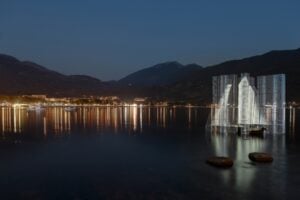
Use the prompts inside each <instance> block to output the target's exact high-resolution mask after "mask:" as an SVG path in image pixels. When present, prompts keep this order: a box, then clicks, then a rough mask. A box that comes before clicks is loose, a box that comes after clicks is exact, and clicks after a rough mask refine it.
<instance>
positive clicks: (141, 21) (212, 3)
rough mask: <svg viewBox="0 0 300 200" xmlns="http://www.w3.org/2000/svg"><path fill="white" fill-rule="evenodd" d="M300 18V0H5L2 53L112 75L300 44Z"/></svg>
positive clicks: (65, 69) (0, 5) (1, 2)
mask: <svg viewBox="0 0 300 200" xmlns="http://www.w3.org/2000/svg"><path fill="white" fill-rule="evenodd" d="M299 20H300V1H299V0H294V1H289V0H281V1H279V0H269V1H268V0H251V1H241V0H236V1H233V0H226V1H224V0H207V1H201V0H118V1H117V0H107V1H104V0H94V1H92V0H82V1H80V0H78V1H77V0H69V1H68V0H48V1H42V0H19V1H17V0H0V53H5V54H9V55H12V56H15V57H17V58H19V59H21V60H31V61H34V62H37V63H39V64H41V65H44V66H46V67H48V68H50V69H53V70H57V71H59V72H62V73H66V74H87V75H92V76H95V77H97V78H99V79H101V80H110V79H119V78H121V77H123V76H125V75H127V74H129V73H131V72H134V71H136V70H138V69H142V68H145V67H148V66H151V65H154V64H157V63H160V62H165V61H174V60H177V61H179V62H182V63H183V64H188V63H198V64H200V65H204V66H207V65H212V64H217V63H219V62H222V61H225V60H229V59H237V58H242V57H247V56H252V55H256V54H261V53H265V52H266V51H269V50H275V49H295V48H299V47H300V21H299Z"/></svg>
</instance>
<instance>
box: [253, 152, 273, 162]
mask: <svg viewBox="0 0 300 200" xmlns="http://www.w3.org/2000/svg"><path fill="white" fill-rule="evenodd" d="M248 157H249V159H250V160H252V161H254V162H261V163H270V162H273V157H272V156H271V155H270V154H267V153H259V152H253V153H249V155H248Z"/></svg>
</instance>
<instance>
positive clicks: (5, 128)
mask: <svg viewBox="0 0 300 200" xmlns="http://www.w3.org/2000/svg"><path fill="white" fill-rule="evenodd" d="M177 112H183V116H184V115H185V114H184V113H186V115H187V117H186V118H184V119H183V120H184V121H180V123H182V124H186V125H188V126H189V128H191V127H192V126H198V125H199V124H198V123H197V120H196V119H193V118H194V117H196V116H197V112H201V111H199V110H198V109H197V108H188V109H186V108H182V109H179V108H174V107H163V106H162V107H159V106H157V107H149V106H141V105H130V106H123V107H106V106H105V107H104V106H103V107H101V106H99V107H87V106H85V107H84V106H83V107H77V109H76V110H74V111H68V110H66V109H65V108H64V107H48V108H46V109H44V110H42V111H38V112H37V111H28V109H26V108H24V107H20V106H13V107H1V109H0V118H1V119H0V127H1V129H0V131H1V133H22V132H24V131H26V130H29V131H32V130H35V131H37V132H42V133H43V135H44V136H47V135H48V134H49V133H54V134H61V133H63V134H70V133H71V132H72V131H74V130H75V129H83V130H96V131H105V130H107V129H110V130H113V131H114V132H115V133H118V132H120V131H122V130H123V131H128V132H143V130H144V128H145V127H146V126H148V127H151V126H152V125H155V127H161V128H168V127H171V126H170V125H172V123H176V121H177V120H182V119H181V118H177V115H176V113H177ZM179 116H180V115H179Z"/></svg>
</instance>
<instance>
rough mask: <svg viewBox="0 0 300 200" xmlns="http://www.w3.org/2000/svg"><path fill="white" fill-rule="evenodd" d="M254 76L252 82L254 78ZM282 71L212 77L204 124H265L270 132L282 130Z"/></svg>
mask: <svg viewBox="0 0 300 200" xmlns="http://www.w3.org/2000/svg"><path fill="white" fill-rule="evenodd" d="M255 80H256V82H255ZM285 82H286V79H285V75H284V74H276V75H268V76H258V77H257V78H256V79H255V78H253V77H251V76H250V75H249V74H247V73H244V74H241V76H240V77H239V78H238V76H237V75H221V76H215V77H213V85H212V87H213V106H212V109H211V114H210V119H209V121H208V125H209V126H210V127H214V128H216V127H217V128H219V129H220V130H228V128H232V127H235V128H236V127H238V126H240V127H248V128H251V127H252V126H255V127H267V129H268V131H269V132H270V133H285Z"/></svg>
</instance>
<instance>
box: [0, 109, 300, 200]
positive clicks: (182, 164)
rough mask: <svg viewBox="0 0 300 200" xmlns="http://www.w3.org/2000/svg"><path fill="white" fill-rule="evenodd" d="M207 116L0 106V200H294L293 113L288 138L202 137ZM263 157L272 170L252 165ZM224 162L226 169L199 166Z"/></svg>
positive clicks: (297, 186)
mask: <svg viewBox="0 0 300 200" xmlns="http://www.w3.org/2000/svg"><path fill="white" fill-rule="evenodd" d="M208 113H209V110H208V109H204V108H168V107H80V108H78V109H77V110H76V111H71V112H70V111H66V110H65V109H64V108H61V107H53V108H46V109H45V110H41V111H27V109H25V108H6V107H2V108H0V199H239V200H240V199H298V198H299V192H300V159H299V158H300V137H299V123H300V119H299V117H300V110H287V114H286V116H287V127H286V130H287V133H286V134H285V135H267V137H266V138H264V139H260V138H240V137H236V136H233V135H219V134H213V135H212V134H210V133H207V132H206V131H205V124H206V120H207V117H208ZM254 151H263V152H268V153H271V154H272V155H273V157H274V162H273V163H272V164H254V163H252V162H250V161H249V159H248V153H250V152H254ZM212 155H220V156H221V155H223V156H230V157H232V158H233V159H234V161H235V164H234V166H233V167H232V168H231V169H225V170H224V169H217V168H214V167H211V166H209V165H207V164H206V163H205V160H206V159H207V158H208V157H209V156H212Z"/></svg>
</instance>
